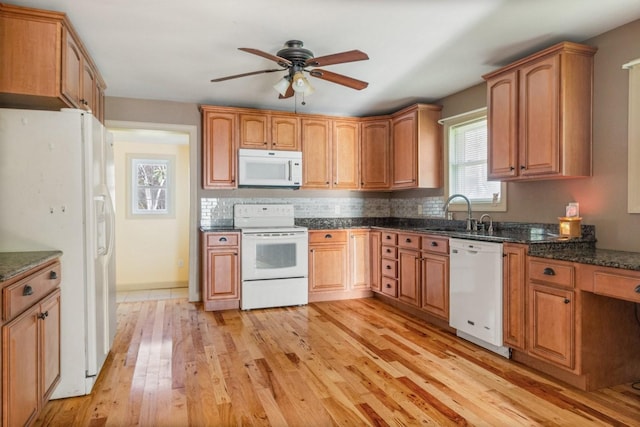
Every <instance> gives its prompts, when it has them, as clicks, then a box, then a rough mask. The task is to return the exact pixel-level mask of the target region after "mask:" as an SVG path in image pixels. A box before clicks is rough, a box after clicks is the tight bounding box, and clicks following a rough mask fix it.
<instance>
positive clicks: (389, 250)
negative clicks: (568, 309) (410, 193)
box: [387, 249, 640, 286]
mask: <svg viewBox="0 0 640 427" xmlns="http://www.w3.org/2000/svg"><path fill="white" fill-rule="evenodd" d="M387 253H388V254H390V253H391V249H387ZM638 286H640V285H638Z"/></svg>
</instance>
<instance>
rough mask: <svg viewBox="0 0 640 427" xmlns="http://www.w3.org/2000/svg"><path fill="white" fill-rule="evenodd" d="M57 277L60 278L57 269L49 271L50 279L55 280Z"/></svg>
mask: <svg viewBox="0 0 640 427" xmlns="http://www.w3.org/2000/svg"><path fill="white" fill-rule="evenodd" d="M57 278H58V273H56V272H55V271H52V272H51V273H49V279H51V280H55V279H57Z"/></svg>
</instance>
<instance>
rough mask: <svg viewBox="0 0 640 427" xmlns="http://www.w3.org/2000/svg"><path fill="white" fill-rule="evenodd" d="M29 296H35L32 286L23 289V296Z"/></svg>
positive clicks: (25, 286)
mask: <svg viewBox="0 0 640 427" xmlns="http://www.w3.org/2000/svg"><path fill="white" fill-rule="evenodd" d="M29 295H33V288H32V287H31V286H30V285H24V288H23V289H22V296H25V297H27V296H29Z"/></svg>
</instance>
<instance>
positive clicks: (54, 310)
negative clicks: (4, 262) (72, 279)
mask: <svg viewBox="0 0 640 427" xmlns="http://www.w3.org/2000/svg"><path fill="white" fill-rule="evenodd" d="M54 273H55V274H54ZM59 284H60V264H59V262H57V261H56V262H54V263H49V264H48V265H47V266H45V267H44V268H43V267H42V266H40V267H35V268H34V269H32V270H29V271H28V272H27V273H26V274H22V275H21V276H20V277H19V278H18V279H17V280H16V281H15V282H14V283H11V282H9V283H8V284H6V285H5V284H4V283H3V284H2V287H3V289H2V299H3V304H4V305H5V307H9V306H12V307H22V308H19V309H18V310H19V311H15V312H14V311H11V312H7V311H5V312H4V313H3V320H6V323H4V324H3V326H2V351H1V359H0V360H1V361H2V426H25V425H30V424H32V423H33V421H34V420H35V419H36V417H37V416H38V414H39V412H40V410H41V409H42V408H43V407H44V405H45V404H46V403H47V401H48V400H49V397H50V396H51V393H52V392H53V390H54V388H55V386H56V385H57V384H58V382H59V381H60V288H59ZM16 291H17V292H16ZM30 300H32V301H30Z"/></svg>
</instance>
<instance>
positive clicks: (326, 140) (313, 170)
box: [301, 119, 331, 188]
mask: <svg viewBox="0 0 640 427" xmlns="http://www.w3.org/2000/svg"><path fill="white" fill-rule="evenodd" d="M301 126H302V158H303V163H302V186H303V187H304V188H330V186H331V132H330V123H329V121H328V120H313V119H302V124H301Z"/></svg>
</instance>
